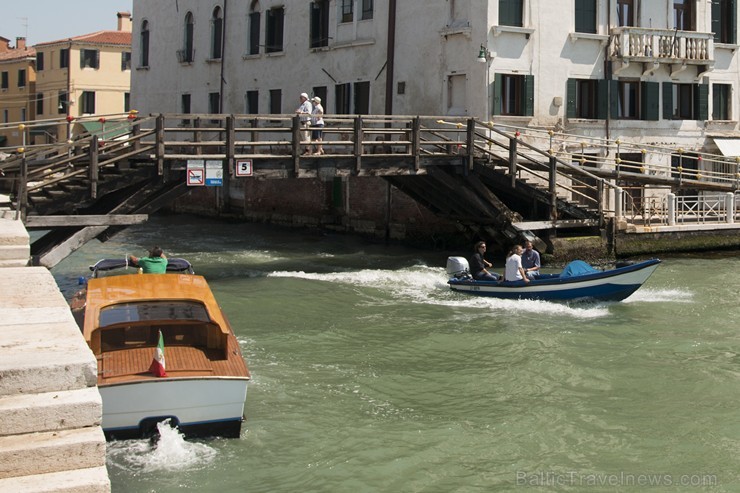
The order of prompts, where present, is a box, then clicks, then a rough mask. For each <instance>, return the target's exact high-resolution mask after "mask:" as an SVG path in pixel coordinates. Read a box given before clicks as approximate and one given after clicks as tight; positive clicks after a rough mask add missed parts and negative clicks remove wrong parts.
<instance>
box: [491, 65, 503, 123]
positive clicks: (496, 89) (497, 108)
mask: <svg viewBox="0 0 740 493" xmlns="http://www.w3.org/2000/svg"><path fill="white" fill-rule="evenodd" d="M501 79H502V77H501V74H495V75H494V76H493V114H494V115H500V114H501Z"/></svg>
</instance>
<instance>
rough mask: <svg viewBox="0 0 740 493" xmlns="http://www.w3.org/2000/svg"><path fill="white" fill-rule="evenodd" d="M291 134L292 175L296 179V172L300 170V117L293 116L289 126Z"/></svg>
mask: <svg viewBox="0 0 740 493" xmlns="http://www.w3.org/2000/svg"><path fill="white" fill-rule="evenodd" d="M290 130H291V134H292V135H293V145H292V149H291V152H292V153H293V173H295V176H296V178H297V177H298V172H299V171H300V170H301V163H300V159H301V158H300V156H301V117H300V116H298V115H295V116H294V117H293V121H292V124H291V129H290Z"/></svg>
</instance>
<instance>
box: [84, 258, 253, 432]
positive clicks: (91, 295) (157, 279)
mask: <svg viewBox="0 0 740 493" xmlns="http://www.w3.org/2000/svg"><path fill="white" fill-rule="evenodd" d="M125 266H126V261H125V260H111V259H107V260H101V261H100V262H98V263H97V264H96V265H94V266H91V267H90V268H91V270H92V271H93V275H92V278H91V279H89V280H88V281H87V286H86V288H85V289H83V290H82V291H80V292H79V293H78V294H77V295H76V296H75V298H74V299H73V300H72V303H71V305H72V311H73V313H75V315H76V318H77V319H78V323H80V322H81V328H82V332H83V335H84V337H85V341H86V342H87V344H88V345H89V346H90V349H92V351H93V353H94V354H95V356H96V358H97V360H98V388H99V389H100V394H101V396H102V398H103V422H102V427H103V432H104V433H105V435H106V438H108V439H113V438H138V437H142V436H149V435H151V434H153V433H154V432H155V431H156V425H157V423H159V422H161V421H164V420H166V419H168V418H169V419H170V424H171V425H176V426H177V427H178V428H179V429H180V430H181V431H182V432H183V433H184V434H185V435H186V436H189V437H190V436H224V437H238V436H239V433H240V431H241V423H242V421H243V415H244V403H245V400H246V397H247V382H248V381H249V379H250V375H249V370H248V368H247V365H246V362H245V361H244V358H243V357H242V354H241V350H240V348H239V344H238V342H237V340H236V337H235V335H234V332H233V330H232V329H231V326H230V325H229V322H228V320H227V319H226V317H225V315H224V314H223V313H222V311H221V309H220V307H219V305H218V303H217V302H216V299H215V297H214V296H213V293H212V292H211V290H210V288H209V287H208V283H207V282H206V280H205V279H204V278H203V277H202V276H197V275H194V274H193V273H192V267H191V266H190V263H189V262H187V261H186V260H183V259H169V262H168V271H170V272H168V273H167V274H140V273H134V274H121V275H111V276H107V277H100V273H101V272H103V271H106V270H113V269H116V268H121V267H125ZM171 271H176V272H171ZM134 272H136V271H134ZM160 332H161V334H162V340H163V343H164V355H165V357H164V362H165V371H166V376H163V377H158V376H155V375H154V374H153V373H152V372H150V371H149V369H150V365H151V363H152V361H153V359H154V356H155V354H156V352H157V347H158V343H159V334H160Z"/></svg>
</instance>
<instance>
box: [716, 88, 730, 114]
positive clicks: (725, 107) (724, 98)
mask: <svg viewBox="0 0 740 493" xmlns="http://www.w3.org/2000/svg"><path fill="white" fill-rule="evenodd" d="M731 91H732V86H731V85H730V84H712V120H729V119H730V118H732V115H731V114H730V107H731V106H730V104H731V103H732V98H731V96H730V95H731V94H732V92H731Z"/></svg>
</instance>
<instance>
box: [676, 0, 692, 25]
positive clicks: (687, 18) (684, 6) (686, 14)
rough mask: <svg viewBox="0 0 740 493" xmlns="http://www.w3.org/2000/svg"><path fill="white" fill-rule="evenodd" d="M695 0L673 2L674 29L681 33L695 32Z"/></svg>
mask: <svg viewBox="0 0 740 493" xmlns="http://www.w3.org/2000/svg"><path fill="white" fill-rule="evenodd" d="M694 2H695V0H673V27H674V28H675V29H678V30H679V31H693V30H694V28H693V24H694V9H693V6H694Z"/></svg>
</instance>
